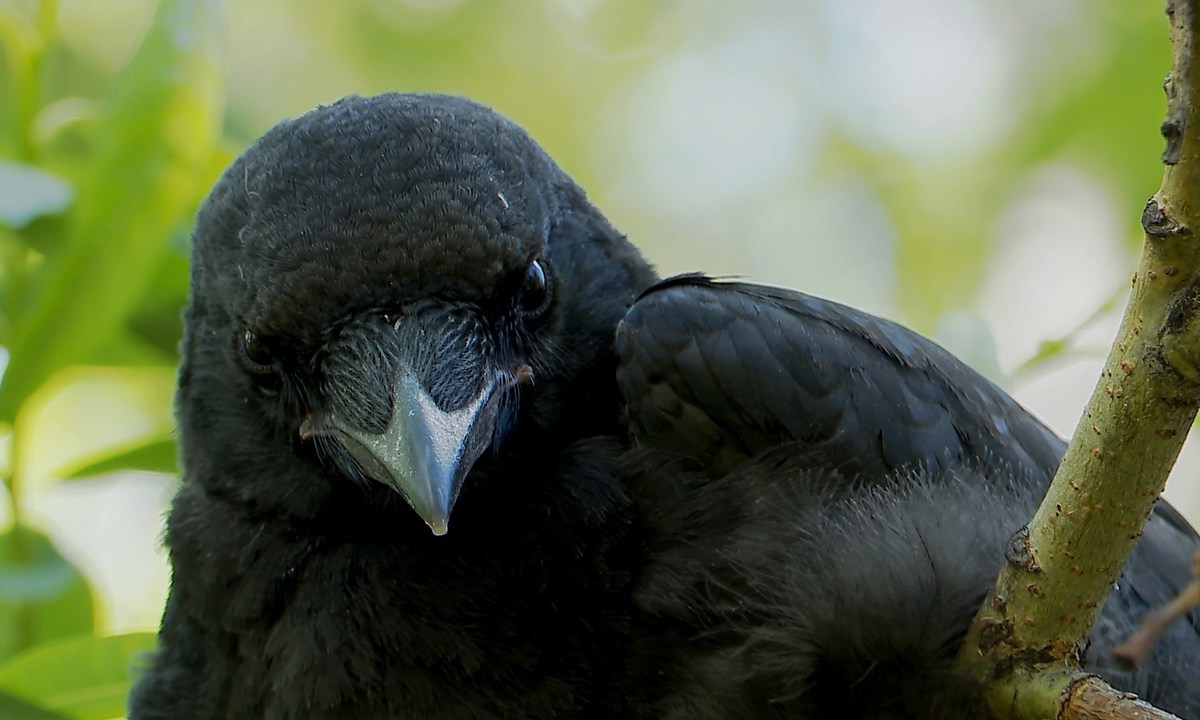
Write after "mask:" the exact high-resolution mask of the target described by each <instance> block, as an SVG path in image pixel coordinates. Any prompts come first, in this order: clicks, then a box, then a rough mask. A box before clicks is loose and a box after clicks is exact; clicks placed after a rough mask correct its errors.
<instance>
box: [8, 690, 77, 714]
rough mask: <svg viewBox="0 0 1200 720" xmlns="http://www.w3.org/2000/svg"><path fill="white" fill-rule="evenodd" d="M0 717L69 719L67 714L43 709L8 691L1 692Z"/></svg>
mask: <svg viewBox="0 0 1200 720" xmlns="http://www.w3.org/2000/svg"><path fill="white" fill-rule="evenodd" d="M0 718H4V720H67V717H66V716H65V715H59V714H58V713H52V712H50V711H49V710H43V709H41V708H39V707H37V706H36V705H32V704H30V703H28V702H26V701H25V700H22V699H20V698H16V697H13V696H12V695H9V694H8V693H6V692H0Z"/></svg>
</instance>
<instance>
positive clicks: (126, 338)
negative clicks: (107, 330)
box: [84, 329, 179, 368]
mask: <svg viewBox="0 0 1200 720" xmlns="http://www.w3.org/2000/svg"><path fill="white" fill-rule="evenodd" d="M171 347H172V349H171V350H166V349H164V348H162V347H159V345H158V343H156V342H153V341H151V340H149V339H147V338H146V337H144V336H143V335H142V334H141V333H140V332H138V331H136V330H134V329H120V330H117V331H116V332H114V333H112V334H111V335H109V336H108V337H107V338H105V339H104V343H103V344H102V345H100V346H99V347H97V348H96V349H95V350H94V351H92V352H90V353H88V355H87V358H86V359H85V360H84V363H85V364H87V365H101V366H108V367H155V368H174V367H175V366H176V365H177V364H178V363H179V355H178V353H177V352H176V351H175V349H174V348H175V346H171Z"/></svg>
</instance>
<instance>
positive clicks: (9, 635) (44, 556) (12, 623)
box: [0, 527, 95, 658]
mask: <svg viewBox="0 0 1200 720" xmlns="http://www.w3.org/2000/svg"><path fill="white" fill-rule="evenodd" d="M0 558H3V561H2V562H0V658H6V657H8V656H10V655H12V654H13V653H14V652H17V651H19V650H22V649H24V648H26V647H30V646H32V645H35V644H37V643H40V642H44V641H46V640H51V639H55V638H61V637H65V636H68V635H75V634H78V633H83V632H91V631H92V629H93V627H94V624H93V623H94V621H93V616H94V614H95V610H94V607H93V600H92V591H91V588H89V587H88V584H87V582H86V581H85V580H84V578H83V576H82V575H81V574H80V573H79V571H78V570H77V569H75V567H74V566H73V565H71V564H70V562H69V561H67V560H66V559H65V558H64V557H63V556H62V555H61V554H60V553H59V552H58V550H57V549H56V548H55V547H54V545H53V543H51V542H50V540H49V538H47V537H46V536H45V535H43V534H41V533H39V532H37V531H36V530H33V529H30V528H27V527H18V528H14V529H13V530H10V531H9V532H7V533H4V534H2V535H0Z"/></svg>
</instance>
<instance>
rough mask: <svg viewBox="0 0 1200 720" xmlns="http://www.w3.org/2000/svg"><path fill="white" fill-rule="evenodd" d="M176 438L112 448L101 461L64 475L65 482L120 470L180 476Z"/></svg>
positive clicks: (89, 462) (97, 459)
mask: <svg viewBox="0 0 1200 720" xmlns="http://www.w3.org/2000/svg"><path fill="white" fill-rule="evenodd" d="M175 453H176V446H175V440H174V438H169V437H166V438H155V439H153V440H149V441H147V442H143V443H139V444H137V445H134V446H132V447H128V446H127V447H124V448H113V449H112V450H111V451H110V452H106V453H104V454H102V455H100V456H98V457H91V458H87V459H86V460H85V461H84V462H83V463H81V464H80V465H79V466H77V467H74V468H71V469H69V470H68V471H67V472H66V473H65V474H63V476H62V479H63V480H76V479H79V478H84V477H92V476H94V475H104V474H105V473H111V472H118V471H120V470H142V471H145V472H157V473H171V474H174V473H177V472H179V466H178V464H177V463H176V462H175Z"/></svg>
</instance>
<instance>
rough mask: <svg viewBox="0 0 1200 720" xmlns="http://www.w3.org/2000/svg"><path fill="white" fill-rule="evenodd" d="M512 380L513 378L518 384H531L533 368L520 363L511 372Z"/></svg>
mask: <svg viewBox="0 0 1200 720" xmlns="http://www.w3.org/2000/svg"><path fill="white" fill-rule="evenodd" d="M513 380H515V381H516V382H517V383H518V384H519V385H532V384H533V368H531V367H529V366H528V365H525V364H524V363H522V364H521V366H520V367H518V368H517V371H516V372H515V373H513Z"/></svg>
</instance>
